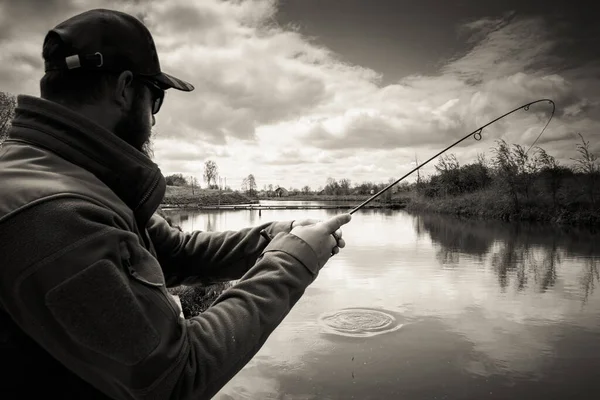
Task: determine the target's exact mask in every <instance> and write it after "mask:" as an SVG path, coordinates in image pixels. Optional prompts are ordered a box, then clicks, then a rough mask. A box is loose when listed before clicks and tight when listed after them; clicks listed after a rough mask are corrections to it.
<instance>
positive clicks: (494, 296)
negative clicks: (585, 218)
mask: <svg viewBox="0 0 600 400" xmlns="http://www.w3.org/2000/svg"><path fill="white" fill-rule="evenodd" d="M337 212H338V210H263V211H262V216H259V214H258V211H257V210H236V211H200V212H197V211H192V212H190V211H169V212H168V214H169V215H170V216H172V218H173V220H174V223H176V224H179V225H180V226H181V227H182V228H183V230H187V231H189V230H196V229H200V230H229V229H239V228H244V227H248V226H253V225H258V224H260V223H263V222H268V221H273V220H289V219H297V218H304V217H313V218H318V219H324V218H327V217H329V216H332V215H335V213H337ZM344 238H345V239H346V241H347V247H346V248H345V249H343V250H342V251H341V253H340V254H339V255H337V256H335V257H333V258H332V259H331V260H330V261H329V262H328V264H327V265H326V266H325V268H324V269H323V270H322V271H321V273H320V275H319V277H318V278H317V280H316V281H315V282H314V283H313V284H312V285H311V286H309V287H308V289H307V290H306V293H305V295H304V296H303V297H302V299H301V300H300V301H299V302H298V303H297V305H296V306H295V308H294V309H293V310H292V312H291V313H290V314H289V315H288V316H287V317H286V319H285V320H284V321H283V322H282V323H281V325H280V326H279V327H278V328H277V329H276V330H275V332H274V333H273V334H272V335H271V337H270V338H269V339H268V341H267V342H266V344H265V346H264V347H263V348H262V349H261V350H260V351H259V353H258V354H257V355H256V356H255V357H254V359H253V360H252V361H251V362H250V363H249V364H247V365H246V367H245V368H244V369H243V370H242V371H240V373H239V374H238V375H237V376H236V377H234V378H233V379H232V380H231V381H230V382H229V383H228V384H227V385H226V386H225V387H224V388H223V389H222V390H221V391H220V392H219V393H218V394H217V395H216V396H215V399H219V400H226V399H315V400H316V399H538V398H540V399H597V398H600V288H599V287H598V285H600V271H599V270H600V240H599V239H600V236H599V235H594V234H591V233H590V232H587V231H585V230H577V229H572V230H564V229H559V228H557V227H552V226H533V225H527V224H508V223H502V222H478V221H464V220H458V219H454V218H450V217H442V216H438V215H417V214H415V215H413V214H409V213H407V212H405V211H391V210H364V211H359V212H357V213H356V214H354V217H353V220H352V221H351V222H350V223H349V224H348V225H346V226H345V227H344ZM344 313H345V314H344ZM327 324H329V325H331V324H333V325H335V326H333V328H332V327H331V326H329V325H327ZM353 324H355V325H357V326H353ZM369 324H371V325H374V326H375V327H376V329H373V330H369V329H363V328H364V326H363V325H369ZM359 325H360V326H359Z"/></svg>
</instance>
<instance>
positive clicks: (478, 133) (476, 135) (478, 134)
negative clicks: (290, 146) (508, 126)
mask: <svg viewBox="0 0 600 400" xmlns="http://www.w3.org/2000/svg"><path fill="white" fill-rule="evenodd" d="M544 101H547V102H548V103H549V104H552V112H551V113H550V118H549V119H548V122H546V125H545V126H544V128H543V129H542V131H541V132H540V134H539V135H538V136H537V138H536V139H535V140H534V141H533V143H532V144H531V146H529V148H528V149H527V151H526V152H525V154H527V153H529V150H531V148H532V147H533V146H534V145H535V144H536V142H537V141H538V139H539V138H540V137H541V136H542V134H543V133H544V131H545V130H546V128H547V127H548V125H549V124H550V121H552V117H554V111H555V110H556V104H554V101H552V100H550V99H540V100H536V101H532V102H531V103H527V104H524V105H522V106H520V107H517V108H515V109H514V110H511V111H509V112H507V113H506V114H503V115H501V116H499V117H498V118H496V119H495V120H493V121H491V122H488V123H487V124H485V125H483V126H481V127H479V128H477V129H475V130H474V131H473V132H471V133H469V134H468V135H466V136H464V137H463V138H461V139H459V140H457V141H456V142H454V143H453V144H451V145H450V146H448V147H446V148H445V149H444V150H442V151H440V152H439V153H437V154H436V155H434V156H433V157H431V158H430V159H429V160H427V161H425V162H424V163H422V164H421V165H419V166H417V167H415V168H413V169H412V170H411V171H410V172H409V173H407V174H406V175H404V176H403V177H401V178H400V179H398V180H396V181H394V182H392V183H390V184H389V185H387V186H386V187H385V188H383V189H381V190H380V191H379V192H377V193H375V194H374V195H373V196H371V197H369V198H368V199H367V200H365V201H364V202H362V203H361V204H360V205H358V206H356V207H355V208H354V209H352V211H350V214H354V213H355V212H356V211H358V210H360V209H361V208H362V207H364V206H365V205H367V204H369V203H370V202H371V201H373V200H375V199H376V198H377V197H379V196H380V195H381V194H383V193H384V192H385V191H386V190H388V189H389V188H391V187H392V186H394V185H395V184H397V183H399V182H400V181H402V180H403V179H404V178H406V177H407V176H409V175H410V174H412V173H413V172H415V171H417V170H419V169H421V168H422V167H423V166H425V165H426V164H427V163H429V162H430V161H431V160H433V159H434V158H436V157H438V156H440V155H441V154H444V153H445V152H446V151H448V150H450V149H451V148H453V147H454V146H456V145H457V144H459V143H460V142H462V141H463V140H466V139H468V138H469V137H471V136H473V138H474V139H475V140H481V134H482V132H483V129H484V128H486V127H488V126H490V125H491V124H493V123H494V122H496V121H498V120H500V119H502V118H504V117H506V116H509V115H510V114H512V113H514V112H517V111H519V110H521V109H523V110H525V111H529V106H531V105H532V104H536V103H541V102H544Z"/></svg>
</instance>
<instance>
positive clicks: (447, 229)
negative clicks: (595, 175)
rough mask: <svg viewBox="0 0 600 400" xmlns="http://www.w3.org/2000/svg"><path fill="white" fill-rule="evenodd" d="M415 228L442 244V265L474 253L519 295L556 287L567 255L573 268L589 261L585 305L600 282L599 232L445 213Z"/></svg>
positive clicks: (422, 219) (419, 219)
mask: <svg viewBox="0 0 600 400" xmlns="http://www.w3.org/2000/svg"><path fill="white" fill-rule="evenodd" d="M413 226H414V229H415V231H416V232H417V234H418V235H421V236H422V235H425V234H427V235H428V236H429V237H430V238H431V240H432V242H433V243H434V244H435V245H437V246H438V248H437V251H436V259H437V260H438V262H439V263H440V264H441V265H442V266H444V267H448V266H453V265H454V266H456V265H458V264H459V263H460V261H461V257H465V256H467V255H468V256H470V257H471V259H475V260H476V261H478V262H480V263H481V264H482V265H489V266H491V268H492V269H493V270H494V272H495V273H496V275H497V280H498V285H499V286H500V288H501V289H502V290H503V291H505V290H507V289H508V288H509V286H510V285H512V286H513V287H514V288H515V289H516V290H517V291H523V290H525V289H527V288H532V289H534V290H535V291H538V292H541V293H544V292H546V291H547V290H549V289H550V288H552V287H553V286H554V285H555V284H556V282H557V277H558V274H557V269H558V268H560V267H561V264H562V262H563V259H564V258H565V257H568V258H569V261H570V263H569V265H572V264H573V263H572V261H573V260H574V259H579V260H582V259H583V260H585V261H584V262H583V265H582V268H581V270H580V271H579V274H580V277H581V278H580V282H581V289H582V291H581V294H582V296H581V298H582V301H583V302H584V303H585V302H586V301H587V300H588V298H589V296H590V294H592V293H593V291H594V288H595V286H596V284H597V283H598V282H600V276H599V271H598V260H599V259H600V248H599V247H597V246H595V243H599V242H600V235H599V234H597V233H593V232H590V231H585V230H583V229H574V228H568V227H558V226H548V225H545V226H544V225H534V224H524V223H519V224H515V223H512V224H511V223H500V222H497V221H493V222H490V221H464V220H461V219H458V218H452V217H446V216H440V215H417V216H415V220H414V224H413ZM574 238H577V240H574ZM580 264H581V263H580Z"/></svg>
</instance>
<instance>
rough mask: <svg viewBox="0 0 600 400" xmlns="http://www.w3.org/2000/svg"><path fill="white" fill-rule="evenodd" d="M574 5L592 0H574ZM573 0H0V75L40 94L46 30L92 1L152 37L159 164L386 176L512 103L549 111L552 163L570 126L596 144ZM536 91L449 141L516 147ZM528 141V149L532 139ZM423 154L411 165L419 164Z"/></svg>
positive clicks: (590, 65) (541, 118)
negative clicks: (177, 86) (158, 92)
mask: <svg viewBox="0 0 600 400" xmlns="http://www.w3.org/2000/svg"><path fill="white" fill-rule="evenodd" d="M585 4H591V3H588V2H586V3H585ZM585 4H584V3H581V4H579V3H578V2H577V1H562V2H550V1H537V0H531V1H526V0H521V1H513V0H506V1H502V2H491V1H489V2H484V1H471V0H469V1H461V0H454V1H445V0H439V1H433V0H419V1H412V0H410V1H409V0H369V1H367V0H362V1H359V0H343V1H341V0H280V1H276V0H232V1H219V0H193V1H186V0H136V1H124V0H118V1H117V0H105V1H100V0H19V1H12V0H0V90H1V91H4V92H9V93H12V94H29V95H34V96H38V95H39V79H40V78H41V77H42V76H43V73H44V72H43V62H42V59H41V47H42V42H43V38H44V36H45V34H46V33H47V31H48V30H50V29H52V28H53V27H54V26H55V25H57V24H58V23H60V22H62V21H63V20H65V19H67V18H69V17H71V16H73V15H75V14H77V13H79V12H83V11H86V10H89V9H92V8H110V9H117V10H121V11H125V12H129V13H131V14H133V15H136V16H137V17H138V18H140V19H142V20H143V21H144V23H145V24H146V25H147V26H148V28H149V29H150V31H151V32H152V34H153V36H154V40H155V42H156V46H157V49H158V54H159V58H160V62H161V67H162V70H163V71H164V72H167V73H169V74H172V75H175V76H177V77H179V78H182V79H184V80H187V81H188V82H191V83H192V84H194V85H195V87H196V90H194V91H193V92H191V93H185V92H179V91H176V90H169V91H168V92H167V95H166V98H165V104H164V105H163V107H162V109H161V111H160V113H159V114H158V115H157V123H156V125H155V127H154V131H155V132H154V161H155V162H156V163H157V164H158V165H159V166H160V168H161V170H162V172H163V174H165V175H169V174H174V173H182V174H183V175H185V176H196V177H197V178H198V179H199V180H200V182H201V184H202V183H203V182H202V172H203V165H204V162H205V161H207V160H213V161H215V162H216V163H217V165H218V167H219V172H220V176H221V177H222V178H223V180H224V181H225V180H226V182H227V185H228V186H230V187H232V188H233V189H240V188H241V182H242V180H243V178H244V177H246V176H248V175H249V174H253V175H254V176H255V178H256V183H257V185H258V187H259V188H263V187H264V185H268V184H272V185H274V186H283V187H286V188H289V187H294V188H301V187H303V186H305V185H308V186H310V187H311V188H312V189H317V188H318V187H320V186H324V185H325V183H326V181H327V178H330V177H331V178H335V179H337V180H339V179H350V180H351V181H352V183H353V184H358V183H361V182H364V181H372V182H387V181H388V179H389V178H398V177H400V176H401V175H403V174H405V173H406V172H408V171H409V170H410V169H412V168H413V167H414V165H415V159H417V160H418V161H420V162H421V161H423V160H425V159H427V158H429V157H430V156H432V155H434V154H435V153H437V152H438V151H439V150H441V149H442V148H444V147H446V146H447V145H449V144H450V143H452V142H453V141H455V140H457V139H459V138H460V137H462V136H465V135H466V134H468V133H470V132H472V131H473V130H475V129H476V128H477V127H479V126H481V125H484V124H486V123H487V122H489V121H490V120H492V119H494V118H496V117H497V116H500V115H502V114H504V113H505V112H507V111H510V110H511V109H514V108H516V107H519V106H521V105H523V104H525V103H528V102H531V101H534V100H538V99H541V98H550V99H552V100H553V101H554V102H555V103H556V113H555V115H554V118H553V120H552V121H551V123H550V125H549V126H548V128H547V130H546V132H545V133H544V135H543V136H542V137H541V138H540V139H539V140H538V142H537V143H536V145H539V146H541V147H543V148H544V149H545V150H546V151H548V152H549V153H550V154H551V155H553V156H555V157H556V158H557V159H558V160H559V161H560V162H561V163H563V164H572V163H573V161H572V160H571V159H572V158H574V157H577V152H576V144H577V143H578V140H579V137H578V136H577V133H581V134H582V135H583V136H584V137H585V138H586V140H589V141H590V144H591V146H592V149H593V150H594V151H595V152H596V154H599V153H600V140H598V139H600V129H599V128H600V95H599V94H600V80H599V79H598V78H600V54H599V53H598V49H599V48H600V24H597V23H596V21H595V20H594V12H593V10H590V8H589V6H585ZM550 111H551V106H550V105H549V104H548V103H538V104H536V105H534V106H532V107H531V108H530V109H529V111H527V112H526V111H519V112H517V113H515V114H512V115H511V116H509V117H507V118H505V119H503V120H501V121H499V122H497V123H495V124H494V125H492V126H490V127H489V128H486V129H485V130H484V132H483V140H481V141H475V140H472V139H471V140H468V141H466V142H464V143H465V144H463V145H461V146H460V147H456V148H455V149H453V150H452V152H453V153H454V154H455V155H456V156H457V158H458V160H459V161H460V162H461V163H469V162H473V161H474V160H475V159H476V157H477V154H479V153H484V154H485V155H486V156H487V158H488V159H490V158H491V157H492V156H493V153H492V152H491V149H492V147H493V146H494V145H495V141H496V140H498V139H504V140H506V141H507V142H508V143H514V144H520V145H522V146H524V147H525V148H528V147H529V146H530V145H531V144H532V143H533V142H534V140H535V138H536V137H537V136H538V135H539V133H540V131H541V129H542V128H543V126H544V125H545V124H546V122H547V121H548V118H549V117H550ZM533 151H534V150H532V152H533ZM433 165H434V163H432V164H430V165H429V166H426V167H424V168H423V170H424V172H425V173H431V172H432V171H433V170H434V168H433Z"/></svg>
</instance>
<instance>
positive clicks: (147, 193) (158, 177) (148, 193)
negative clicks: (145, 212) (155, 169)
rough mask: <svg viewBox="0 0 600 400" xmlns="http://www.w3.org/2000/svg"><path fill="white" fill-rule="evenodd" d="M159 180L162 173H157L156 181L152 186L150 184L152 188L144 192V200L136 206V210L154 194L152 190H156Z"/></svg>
mask: <svg viewBox="0 0 600 400" xmlns="http://www.w3.org/2000/svg"><path fill="white" fill-rule="evenodd" d="M159 182H160V175H159V174H158V173H156V174H155V176H154V181H152V186H150V189H149V190H148V191H147V192H146V193H145V194H144V197H142V200H140V202H139V204H138V205H137V207H136V208H135V209H136V210H138V209H139V208H140V207H141V206H142V205H143V204H144V203H145V202H146V201H147V200H148V198H150V195H151V194H152V192H154V190H155V189H156V187H157V186H158V183H159Z"/></svg>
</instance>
